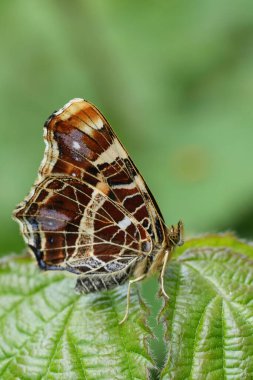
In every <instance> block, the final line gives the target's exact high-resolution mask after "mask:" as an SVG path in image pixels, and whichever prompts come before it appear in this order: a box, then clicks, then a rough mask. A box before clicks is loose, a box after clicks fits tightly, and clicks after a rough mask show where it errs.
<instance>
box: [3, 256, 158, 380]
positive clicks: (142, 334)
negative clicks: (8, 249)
mask: <svg viewBox="0 0 253 380" xmlns="http://www.w3.org/2000/svg"><path fill="white" fill-rule="evenodd" d="M74 285H75V278H73V277H72V276H68V275H66V274H64V273H57V272H53V273H52V272H51V273H49V272H47V273H43V272H40V271H39V270H38V269H37V267H36V265H35V262H34V260H32V259H30V258H28V257H24V256H23V257H20V256H19V257H18V256H9V257H8V258H6V259H3V260H1V262H0V336H1V340H0V378H1V379H8V380H9V379H16V378H18V379H29V380H30V379H68V380H69V379H96V380H97V379H110V380H111V379H145V378H146V376H147V368H148V367H151V366H152V363H151V358H150V356H149V354H148V352H147V350H146V347H145V344H144V343H145V340H146V337H147V336H148V335H149V334H148V330H147V328H146V327H145V324H144V323H143V322H142V321H141V320H140V315H141V314H142V312H141V310H140V304H141V305H142V303H140V302H139V300H138V295H137V293H136V289H133V292H132V293H133V294H132V297H131V316H130V318H129V319H128V321H127V322H126V323H124V324H123V325H119V321H120V320H121V319H122V317H123V315H124V312H125V307H126V287H125V286H123V287H119V288H118V289H116V290H113V291H108V292H101V293H100V294H91V295H81V296H80V295H77V294H76V293H75V291H74Z"/></svg>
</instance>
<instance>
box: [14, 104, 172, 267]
mask: <svg viewBox="0 0 253 380" xmlns="http://www.w3.org/2000/svg"><path fill="white" fill-rule="evenodd" d="M44 139H45V142H46V151H45V156H44V159H43V161H42V164H41V167H40V169H39V176H38V179H37V181H36V182H35V185H34V187H33V188H32V190H31V192H30V194H29V195H28V197H27V198H26V199H25V200H24V202H22V203H21V204H20V205H19V206H18V207H17V209H16V210H15V213H14V215H15V217H16V218H17V219H18V220H19V221H20V222H21V226H22V230H23V234H24V236H25V239H26V241H27V243H28V244H29V246H30V247H31V248H32V249H33V251H34V253H35V255H36V257H37V259H38V261H39V263H40V265H41V266H42V267H43V266H45V267H46V268H47V269H50V268H53V269H55V268H56V267H61V268H62V269H68V270H69V267H70V266H74V267H75V268H77V269H75V270H76V271H77V272H78V271H79V272H86V271H88V270H90V266H88V265H87V266H85V261H86V262H87V263H88V262H89V260H90V259H89V258H91V257H96V258H97V259H98V260H99V261H101V263H102V264H101V265H103V263H107V262H109V261H113V260H125V259H126V258H127V257H128V258H132V257H133V256H135V257H140V256H145V255H148V254H150V253H151V251H152V250H153V249H154V247H155V246H161V245H162V244H163V243H164V241H165V239H166V237H165V233H166V229H165V227H164V223H163V218H162V216H161V213H160V211H159V209H158V207H157V205H156V204H155V201H154V199H153V197H152V195H151V193H150V191H149V190H148V188H147V186H146V184H145V182H144V180H143V179H142V177H141V176H140V174H139V173H138V171H137V169H136V167H135V165H134V164H133V162H132V161H131V159H130V158H129V156H128V154H127V153H126V151H125V149H124V148H123V147H122V145H121V143H120V142H119V140H118V138H117V137H116V135H115V134H114V133H113V131H112V129H111V127H110V125H109V124H108V122H107V121H106V119H105V118H104V117H103V116H102V114H101V113H100V112H99V111H98V110H97V109H96V108H95V107H94V106H93V105H91V104H90V103H88V102H86V101H84V100H83V99H73V100H72V101H70V102H69V103H68V104H66V106H64V107H63V108H62V109H61V110H59V111H58V112H55V113H54V114H53V115H52V116H51V117H50V118H49V119H48V121H47V122H46V123H45V134H44ZM79 264H80V265H79Z"/></svg>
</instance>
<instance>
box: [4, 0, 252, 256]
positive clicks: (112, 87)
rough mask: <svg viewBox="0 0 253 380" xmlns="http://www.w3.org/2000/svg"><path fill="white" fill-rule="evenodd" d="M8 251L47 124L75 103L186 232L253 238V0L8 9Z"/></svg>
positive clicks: (17, 4) (97, 1)
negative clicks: (90, 112) (100, 116)
mask: <svg viewBox="0 0 253 380" xmlns="http://www.w3.org/2000/svg"><path fill="white" fill-rule="evenodd" d="M0 33H1V61H0V81H1V86H0V101H1V103H0V104H1V126H0V128H1V139H0V163H1V164H0V165H1V166H0V171H1V172H0V181H1V186H0V200H1V205H0V222H1V228H0V235H1V236H0V239H1V246H0V252H1V254H3V253H6V252H10V251H20V250H21V249H22V248H23V247H24V244H23V241H22V238H21V236H20V235H19V232H18V226H17V225H16V224H15V223H14V222H13V221H12V220H11V212H12V210H13V208H14V207H15V205H16V204H17V203H18V202H19V201H21V200H22V199H23V197H24V196H25V195H26V194H27V193H28V191H29V189H30V187H31V185H32V183H33V182H34V180H35V178H36V175H37V169H38V166H39V164H40V161H41V159H42V156H43V151H44V144H43V141H42V126H43V123H44V121H45V120H46V119H47V117H48V116H49V115H50V114H51V113H52V111H54V110H56V109H58V108H60V107H62V106H63V104H65V103H66V102H67V101H68V100H70V99H71V98H73V97H84V98H85V99H88V100H90V101H91V102H93V103H94V104H96V105H97V107H98V108H99V109H101V111H102V112H103V113H104V114H105V116H106V117H107V119H109V121H110V122H111V124H112V126H113V128H114V130H115V131H116V133H117V134H118V135H119V137H120V139H121V140H122V142H123V143H124V145H125V146H126V148H127V150H128V151H129V153H130V154H131V156H132V158H133V159H134V161H135V163H136V165H137V166H138V168H139V169H140V171H141V172H142V174H143V175H144V177H145V179H146V181H147V182H148V184H149V186H150V188H151V190H152V192H153V194H154V196H155V197H156V199H157V201H158V203H159V205H160V208H161V210H162V212H163V214H164V217H165V219H166V221H167V223H168V224H171V223H176V222H177V221H178V219H180V218H181V219H183V221H184V223H185V230H186V235H187V236H191V235H193V234H197V233H202V232H207V231H210V232H215V231H224V230H228V229H229V230H234V231H236V232H237V234H238V235H239V236H241V237H251V238H252V235H253V226H252V225H253V173H252V163H253V107H252V99H253V2H252V1H247V0H242V1H240V2H239V1H234V0H229V1H228V0H227V1H226V0H219V1H217V0H204V1H203V0H201V1H200V0H199V1H183V0H177V1H165V0H164V1H156V2H155V1H149V0H145V1H144V0H142V1H135V2H131V1H129V0H128V1H125V0H124V1H122V0H121V1H116V0H89V1H87V0H86V1H85V0H76V1H66V0H61V1H60V0H58V1H56V0H44V1H38V0H33V1H28V0H22V1H18V0H13V1H7V0H5V1H1V3H0Z"/></svg>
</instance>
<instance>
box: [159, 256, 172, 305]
mask: <svg viewBox="0 0 253 380" xmlns="http://www.w3.org/2000/svg"><path fill="white" fill-rule="evenodd" d="M169 255H170V251H169V250H166V252H165V255H164V260H163V266H162V270H161V274H160V279H161V292H162V294H163V295H164V297H166V298H167V299H169V296H168V294H167V293H166V292H165V289H164V275H165V270H166V266H167V262H168V259H169Z"/></svg>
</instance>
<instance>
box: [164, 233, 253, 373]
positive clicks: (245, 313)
mask: <svg viewBox="0 0 253 380" xmlns="http://www.w3.org/2000/svg"><path fill="white" fill-rule="evenodd" d="M176 256H177V258H176V259H175V260H174V261H172V262H171V263H170V265H169V267H168V269H167V273H166V280H165V290H166V291H167V293H168V294H169V296H170V300H169V302H168V303H167V304H166V305H165V306H164V308H163V311H162V314H161V315H162V318H163V319H164V320H165V321H166V323H167V331H166V339H167V346H168V359H167V363H166V365H165V368H164V369H163V372H162V379H163V380H165V379H175V380H176V379H186V378H187V379H212V380H215V379H217V380H218V379H223V378H226V379H233V380H234V379H251V378H253V261H252V258H253V247H252V245H247V244H246V243H244V242H242V241H239V240H237V239H236V238H235V237H233V236H231V235H224V236H222V235H219V236H211V235H210V236H207V237H205V238H202V239H192V240H191V241H189V242H188V243H186V244H185V246H184V247H182V248H180V249H179V250H178V251H177V255H176Z"/></svg>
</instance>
